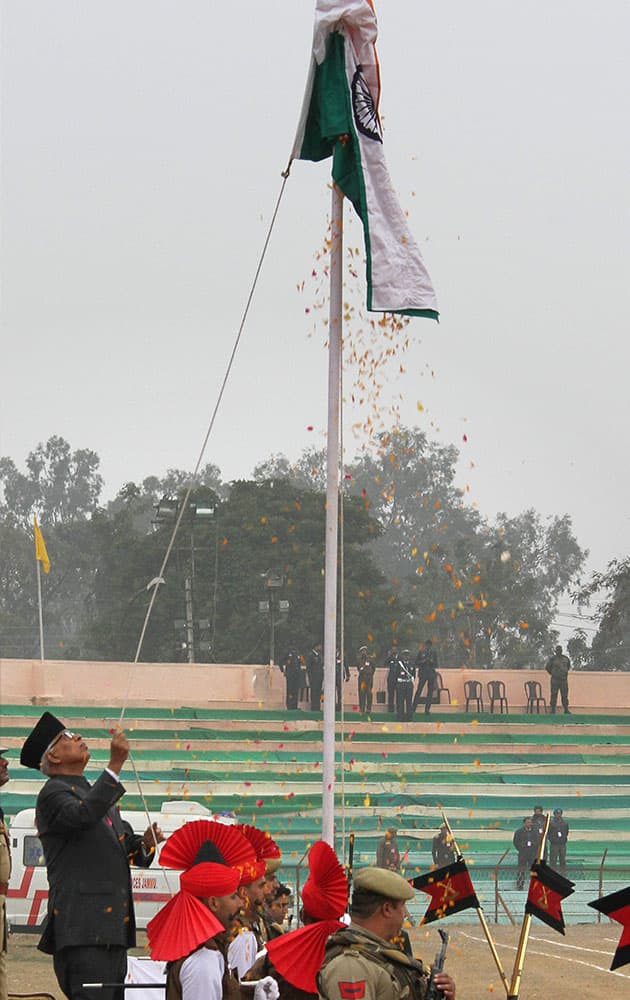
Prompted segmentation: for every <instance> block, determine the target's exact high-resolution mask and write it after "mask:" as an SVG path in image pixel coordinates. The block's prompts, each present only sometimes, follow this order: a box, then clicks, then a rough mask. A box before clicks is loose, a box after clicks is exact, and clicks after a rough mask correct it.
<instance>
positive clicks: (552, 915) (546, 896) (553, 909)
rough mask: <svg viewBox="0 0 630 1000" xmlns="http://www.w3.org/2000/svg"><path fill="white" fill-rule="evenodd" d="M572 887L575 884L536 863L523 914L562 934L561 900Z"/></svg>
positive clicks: (541, 862)
mask: <svg viewBox="0 0 630 1000" xmlns="http://www.w3.org/2000/svg"><path fill="white" fill-rule="evenodd" d="M574 885H575V882H571V881H570V880H569V879H568V878H565V877H564V875H560V873H559V872H557V871H554V869H553V868H550V867H549V865H548V864H545V862H544V861H536V862H535V863H534V864H533V865H532V877H531V879H530V882H529V892H528V893H527V902H526V903H525V913H531V915H532V916H533V917H538V919H539V920H542V922H543V923H544V924H547V925H548V926H549V927H552V928H553V929H554V931H558V932H559V933H560V934H564V917H563V916H562V900H563V899H566V897H567V896H570V895H571V893H572V892H573V886H574Z"/></svg>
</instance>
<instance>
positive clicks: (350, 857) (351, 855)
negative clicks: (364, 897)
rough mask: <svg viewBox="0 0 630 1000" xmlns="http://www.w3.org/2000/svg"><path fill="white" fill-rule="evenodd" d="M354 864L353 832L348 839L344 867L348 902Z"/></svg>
mask: <svg viewBox="0 0 630 1000" xmlns="http://www.w3.org/2000/svg"><path fill="white" fill-rule="evenodd" d="M353 863H354V830H353V831H352V833H351V834H350V836H349V837H348V865H347V867H346V877H347V879H348V902H350V893H351V892H352V865H353Z"/></svg>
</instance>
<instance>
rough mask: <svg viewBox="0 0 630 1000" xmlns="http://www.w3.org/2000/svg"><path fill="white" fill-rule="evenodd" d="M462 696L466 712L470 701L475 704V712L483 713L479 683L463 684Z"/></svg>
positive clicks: (467, 682) (468, 682)
mask: <svg viewBox="0 0 630 1000" xmlns="http://www.w3.org/2000/svg"><path fill="white" fill-rule="evenodd" d="M464 694H465V695H466V711H468V706H469V705H470V703H471V701H475V702H476V703H477V711H478V712H483V695H482V687H481V681H466V682H465V683H464Z"/></svg>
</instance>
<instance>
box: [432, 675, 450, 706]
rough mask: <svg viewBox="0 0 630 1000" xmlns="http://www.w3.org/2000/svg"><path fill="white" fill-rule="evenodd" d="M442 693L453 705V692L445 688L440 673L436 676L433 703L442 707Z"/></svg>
mask: <svg viewBox="0 0 630 1000" xmlns="http://www.w3.org/2000/svg"><path fill="white" fill-rule="evenodd" d="M442 693H444V694H445V695H446V697H447V698H448V703H449V705H450V703H451V692H450V691H449V689H448V688H447V687H444V682H443V681H442V674H441V673H440V672H439V671H438V672H437V673H436V675H435V687H434V688H433V701H434V702H435V704H436V705H440V704H441V702H442Z"/></svg>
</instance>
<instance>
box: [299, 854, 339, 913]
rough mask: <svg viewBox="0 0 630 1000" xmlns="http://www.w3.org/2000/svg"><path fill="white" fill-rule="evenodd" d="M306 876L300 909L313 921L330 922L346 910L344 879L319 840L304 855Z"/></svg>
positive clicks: (332, 856) (335, 861)
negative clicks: (306, 857) (306, 856)
mask: <svg viewBox="0 0 630 1000" xmlns="http://www.w3.org/2000/svg"><path fill="white" fill-rule="evenodd" d="M308 867H309V876H308V878H307V880H306V882H305V883H304V885H303V887H302V905H303V907H304V910H305V912H306V913H307V914H308V915H309V916H310V917H312V918H315V919H316V920H334V919H337V918H339V917H340V916H342V914H344V913H345V912H346V910H347V908H348V879H347V876H346V873H345V872H344V870H343V868H342V866H341V865H340V863H339V859H338V858H337V855H336V854H335V852H334V850H333V849H332V847H331V846H330V844H327V843H326V842H325V841H323V840H318V841H317V842H316V843H314V844H313V846H312V847H311V849H310V851H309V852H308Z"/></svg>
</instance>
